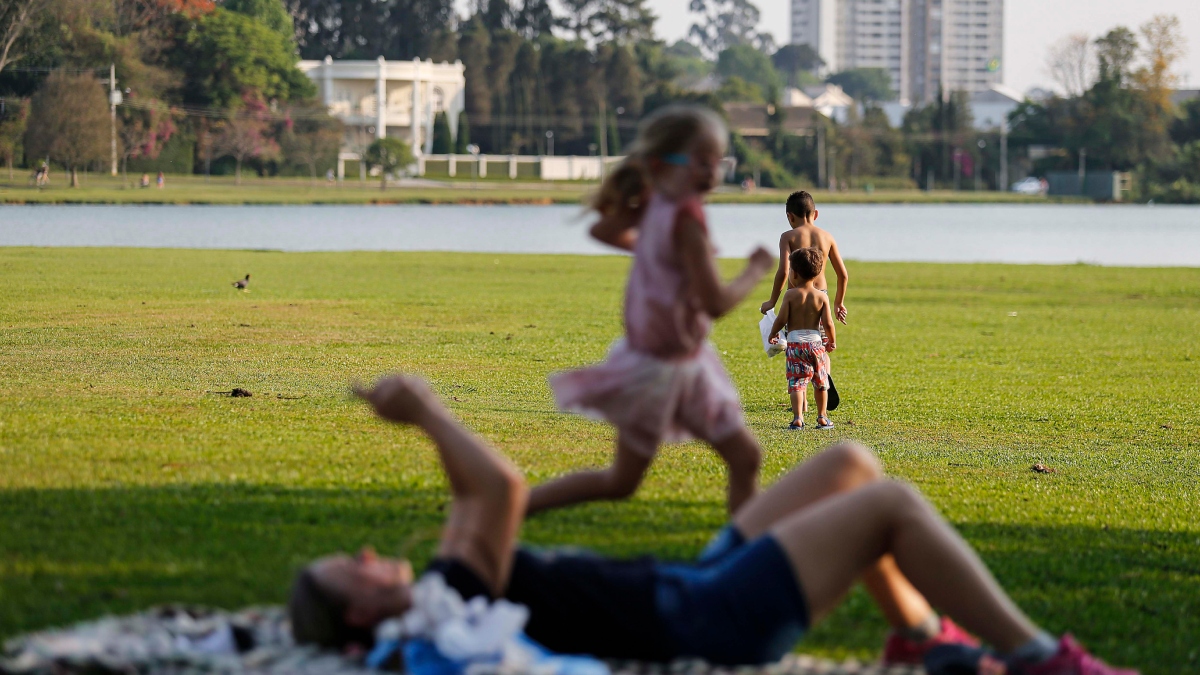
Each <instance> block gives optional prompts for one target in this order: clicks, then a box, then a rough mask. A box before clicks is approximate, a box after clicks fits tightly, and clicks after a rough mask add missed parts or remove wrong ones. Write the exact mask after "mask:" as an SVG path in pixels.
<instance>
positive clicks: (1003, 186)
mask: <svg viewBox="0 0 1200 675" xmlns="http://www.w3.org/2000/svg"><path fill="white" fill-rule="evenodd" d="M999 182H1000V185H998V186H997V187H999V188H1000V191H1001V192H1008V120H1004V121H1002V122H1000V181H999Z"/></svg>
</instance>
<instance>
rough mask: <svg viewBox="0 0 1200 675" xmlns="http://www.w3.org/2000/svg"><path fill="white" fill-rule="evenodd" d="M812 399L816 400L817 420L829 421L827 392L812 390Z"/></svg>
mask: <svg viewBox="0 0 1200 675" xmlns="http://www.w3.org/2000/svg"><path fill="white" fill-rule="evenodd" d="M813 398H815V399H817V419H822V418H824V419H829V411H828V410H826V408H827V407H828V406H829V392H828V391H822V390H820V389H815V388H814V390H813Z"/></svg>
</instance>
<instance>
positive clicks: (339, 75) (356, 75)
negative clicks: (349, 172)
mask: <svg viewBox="0 0 1200 675" xmlns="http://www.w3.org/2000/svg"><path fill="white" fill-rule="evenodd" d="M298 66H299V68H300V70H301V71H302V72H303V73H304V74H305V75H307V76H308V77H309V78H310V79H311V80H313V82H315V83H316V84H317V87H318V88H319V89H320V91H321V98H322V100H323V101H324V102H325V105H326V106H327V107H328V109H329V114H330V115H332V116H333V117H336V118H338V119H339V120H341V121H342V122H343V123H344V124H345V125H346V136H345V138H344V139H343V143H342V152H341V153H339V155H338V177H339V178H341V177H342V176H343V175H344V166H345V160H347V159H353V160H357V159H359V158H360V157H361V153H362V152H363V151H364V150H365V149H366V146H367V145H369V144H370V143H371V142H372V141H373V140H375V139H377V138H385V137H398V138H403V139H404V140H406V141H408V142H409V143H410V144H411V146H412V149H413V153H414V154H415V155H418V156H420V155H422V154H429V153H430V152H432V150H433V118H434V115H436V114H437V113H439V112H444V113H446V117H447V118H448V119H449V122H450V132H451V134H452V135H454V136H455V137H457V134H458V116H459V113H461V112H462V110H463V106H464V89H465V87H466V77H465V76H464V75H463V64H462V62H461V61H455V62H454V63H452V64H451V63H434V62H433V61H432V60H428V61H422V60H420V59H413V60H412V61H387V60H386V59H384V58H383V57H382V56H381V57H379V58H378V59H376V60H374V61H335V60H333V59H332V58H331V57H328V56H326V57H325V60H324V61H307V60H306V61H301V62H300V63H299V64H298Z"/></svg>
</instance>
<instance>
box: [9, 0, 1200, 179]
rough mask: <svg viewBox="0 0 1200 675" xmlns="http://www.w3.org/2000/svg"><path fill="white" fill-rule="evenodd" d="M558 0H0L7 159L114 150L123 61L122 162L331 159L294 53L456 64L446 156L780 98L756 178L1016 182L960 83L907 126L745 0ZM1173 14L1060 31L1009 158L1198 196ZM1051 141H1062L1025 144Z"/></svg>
mask: <svg viewBox="0 0 1200 675" xmlns="http://www.w3.org/2000/svg"><path fill="white" fill-rule="evenodd" d="M554 7H557V8H558V9H557V10H556V9H555V8H554ZM554 7H552V6H551V4H550V3H549V2H548V0H474V2H473V3H472V4H471V5H470V7H469V11H468V13H467V14H466V15H460V14H458V13H457V12H456V11H455V6H454V2H453V0H223V1H220V2H214V0H11V1H10V2H9V3H6V4H5V5H4V7H3V9H0V38H3V39H4V42H3V44H4V45H7V46H6V47H5V48H4V51H3V53H0V97H3V98H4V100H5V101H6V103H5V104H4V105H5V111H4V112H0V159H4V160H5V161H6V162H7V164H8V165H9V166H10V167H11V166H12V165H13V163H16V164H22V163H23V164H24V165H26V166H33V165H34V163H35V162H37V161H40V160H41V159H44V158H46V157H50V158H51V159H52V160H53V161H55V162H56V163H58V164H61V165H63V166H64V167H68V168H69V167H70V166H83V165H87V164H88V163H89V162H90V163H92V164H99V163H102V162H104V161H107V160H108V159H109V153H110V152H111V150H109V148H108V144H109V141H108V127H107V125H106V124H101V123H100V117H101V115H102V112H103V111H105V109H106V108H107V100H106V93H105V89H106V87H105V86H104V85H103V84H102V83H103V82H105V81H106V79H105V77H106V75H107V67H106V66H107V64H109V63H112V64H115V69H116V74H117V80H118V85H119V90H120V91H121V93H122V96H123V99H124V100H123V102H122V104H121V105H120V106H119V107H118V111H119V118H120V119H119V122H120V124H119V132H118V141H119V143H118V144H119V146H120V148H119V155H120V161H121V164H122V165H123V166H124V165H129V166H131V167H133V168H134V169H135V170H139V169H141V168H145V167H149V166H169V167H171V168H172V169H173V170H176V171H193V172H200V173H206V172H213V173H231V174H234V175H236V176H240V175H241V173H242V171H243V169H245V168H247V167H248V168H250V169H251V170H252V171H254V172H256V173H260V174H289V173H290V174H300V175H309V176H315V175H318V174H319V173H321V172H323V171H324V170H325V169H327V168H328V167H329V166H331V165H332V163H333V161H334V159H335V157H336V152H337V149H338V147H339V144H340V143H341V142H343V141H344V133H343V130H342V128H341V126H340V124H339V123H338V122H337V121H336V120H333V119H332V118H330V117H329V116H328V115H327V114H326V113H325V111H324V110H323V108H322V106H321V105H320V103H319V101H318V100H317V96H316V94H317V90H316V87H315V86H314V85H313V83H312V82H311V81H310V80H309V79H308V78H307V77H305V76H304V75H303V74H302V73H300V71H299V70H298V69H297V68H296V67H295V62H296V60H297V59H298V58H312V59H322V58H324V57H325V56H327V55H329V56H333V57H334V58H336V59H356V58H361V59H373V58H375V57H377V56H384V57H385V58H388V59H411V58H422V59H433V60H434V61H439V62H441V61H451V62H452V61H455V60H461V61H462V63H463V65H464V68H465V70H466V92H465V98H466V110H465V112H464V114H463V117H462V119H460V120H458V125H457V128H458V129H459V130H460V131H459V133H458V135H457V137H452V136H451V132H450V129H451V124H450V120H447V119H446V118H445V116H444V115H439V116H438V117H437V118H436V119H435V120H434V133H433V149H434V151H435V152H439V153H440V152H450V151H458V152H465V149H466V146H467V144H468V143H469V142H470V143H474V144H476V145H478V146H479V147H480V149H481V150H482V151H483V152H485V153H495V154H507V153H524V154H535V153H545V152H548V151H549V149H550V148H549V144H550V143H551V140H550V139H551V137H552V138H553V141H552V142H553V144H554V149H555V152H556V153H558V154H565V153H571V154H591V153H596V152H600V151H607V152H608V153H609V154H619V153H620V152H621V151H622V149H623V148H626V147H628V144H629V143H630V142H631V141H632V139H633V135H634V131H635V127H636V121H637V120H638V119H639V118H640V117H641V116H643V115H644V114H645V113H646V112H648V111H650V110H652V109H654V108H656V107H658V106H661V105H664V104H666V103H670V102H673V101H693V102H697V103H700V104H704V105H709V106H712V107H713V108H715V109H717V110H719V111H720V110H722V107H723V105H724V104H727V103H730V102H747V103H758V104H761V105H763V106H765V107H766V109H767V110H769V111H770V112H769V133H768V136H767V137H766V138H765V139H752V140H747V139H742V138H737V137H736V136H735V138H734V139H733V148H732V149H733V152H734V154H735V155H736V156H737V158H738V160H739V167H740V169H739V171H740V172H741V175H745V176H749V175H754V176H756V177H758V179H759V180H760V181H761V183H763V184H765V185H767V186H777V187H793V186H800V185H810V186H814V185H815V186H820V187H849V188H860V187H865V186H867V185H875V186H878V187H916V186H922V187H942V188H944V187H955V188H959V187H965V188H969V187H971V186H973V185H975V186H982V187H985V188H999V189H1004V188H1005V187H1006V186H1004V185H1002V184H1000V183H1001V176H1000V173H999V170H998V168H999V163H1000V162H999V156H998V155H999V153H1000V145H1001V143H1000V138H999V137H998V134H997V133H995V132H983V133H981V132H978V131H976V130H975V129H974V128H973V125H972V120H971V113H970V107H969V105H968V101H969V99H968V97H967V96H966V94H964V93H963V92H945V93H944V95H943V96H939V97H938V98H937V100H935V102H934V103H932V104H930V105H928V106H925V107H923V108H918V109H914V110H911V111H909V112H908V114H907V115H906V116H905V117H904V119H903V122H902V123H901V124H900V125H898V126H895V127H894V126H892V125H891V124H889V121H888V118H887V116H886V115H884V113H883V111H882V109H881V108H880V106H879V103H880V102H883V101H887V100H890V99H892V98H894V93H893V92H891V91H890V90H889V80H888V75H887V73H886V71H883V70H880V69H854V70H849V71H844V72H840V73H832V74H819V73H823V66H824V64H823V63H822V62H821V60H820V57H819V55H817V54H816V53H815V52H814V51H813V50H812V49H811V48H809V47H808V46H806V45H784V46H782V47H778V48H777V47H776V45H775V43H774V39H773V37H772V36H771V35H770V34H769V33H765V32H762V31H760V30H759V29H758V23H759V14H758V9H757V7H756V6H755V5H754V4H753V3H752V2H750V0H692V2H691V3H690V8H691V10H692V12H693V17H694V19H695V23H694V25H693V26H692V28H691V31H690V34H689V37H688V39H687V40H681V41H678V42H676V43H674V44H667V43H666V42H664V41H662V40H659V39H658V38H657V37H656V35H655V33H654V25H655V21H656V17H655V16H654V14H653V13H652V12H651V11H650V9H649V8H648V7H647V6H646V0H562V1H561V2H558V3H556V4H555V5H554ZM1172 21H1174V20H1173V19H1171V18H1169V17H1159V18H1156V19H1155V20H1154V21H1152V22H1150V23H1149V24H1147V25H1146V26H1143V27H1141V29H1140V31H1139V32H1138V33H1134V32H1133V31H1131V30H1129V29H1126V28H1118V29H1114V30H1113V31H1111V32H1110V33H1108V34H1107V35H1105V36H1102V37H1101V38H1099V39H1095V40H1092V39H1090V38H1087V37H1086V36H1085V37H1083V38H1082V41H1081V39H1080V38H1078V37H1076V38H1072V39H1071V40H1069V41H1067V42H1066V43H1064V45H1060V46H1058V47H1056V49H1055V51H1054V58H1053V59H1052V61H1054V63H1052V64H1050V65H1051V68H1050V69H1051V71H1052V72H1055V73H1057V74H1058V75H1059V76H1060V78H1061V79H1062V82H1063V85H1062V86H1063V90H1064V92H1065V93H1063V94H1061V95H1057V96H1052V97H1049V98H1047V99H1044V100H1038V101H1026V102H1025V103H1024V104H1023V105H1022V106H1021V107H1020V108H1019V109H1018V110H1017V111H1016V112H1015V113H1014V115H1013V116H1012V118H1011V120H1010V126H1011V134H1010V136H1009V138H1008V141H1009V144H1010V150H1011V152H1010V155H1009V160H1010V162H1009V164H1010V167H1011V172H1010V175H1011V176H1019V175H1024V174H1026V173H1035V174H1040V173H1044V172H1046V171H1050V170H1056V169H1063V168H1071V166H1073V165H1076V164H1078V162H1079V160H1080V158H1081V157H1082V158H1083V161H1084V163H1085V164H1086V166H1087V167H1088V168H1089V169H1096V170H1099V169H1105V170H1121V171H1126V170H1128V171H1134V172H1135V173H1136V174H1137V176H1138V179H1139V180H1138V185H1139V186H1140V187H1139V190H1141V196H1143V197H1145V198H1155V199H1167V200H1195V199H1197V196H1196V193H1197V190H1198V189H1197V188H1196V186H1197V185H1200V171H1198V170H1197V168H1196V167H1197V158H1200V145H1196V144H1195V142H1196V140H1197V136H1196V127H1197V126H1200V123H1198V122H1197V121H1196V115H1197V114H1198V111H1197V110H1196V108H1195V105H1200V104H1188V105H1187V106H1184V107H1176V106H1175V105H1173V103H1172V101H1171V91H1172V89H1173V87H1174V86H1175V84H1176V83H1175V81H1174V80H1173V76H1172V68H1173V66H1174V64H1175V63H1176V61H1177V60H1178V59H1179V57H1180V55H1181V54H1182V42H1181V39H1180V38H1179V35H1178V33H1179V29H1178V22H1177V21H1175V22H1174V23H1172ZM51 73H53V75H51ZM823 83H829V84H837V85H839V86H841V87H842V88H843V89H844V90H845V91H846V92H847V93H848V94H850V95H851V96H853V97H854V98H855V99H856V100H857V101H858V102H859V105H856V106H855V107H854V108H853V109H851V110H850V111H849V113H848V115H847V117H846V118H845V119H842V120H841V121H837V122H835V121H834V120H830V119H827V118H825V117H824V116H822V115H820V114H819V113H815V112H813V113H812V114H811V119H812V122H811V128H810V130H809V133H807V134H806V135H794V134H792V133H789V132H787V131H785V129H786V128H787V125H786V124H785V122H786V119H785V118H786V115H787V114H788V112H787V109H786V106H784V105H782V96H783V93H784V89H785V88H786V87H799V88H803V87H806V86H814V85H821V84H823ZM85 94H86V96H85ZM56 97H57V98H56ZM72 97H74V98H72ZM68 99H70V100H68ZM74 99H79V100H78V101H76V100H74ZM72 106H76V107H72ZM78 106H83V108H79V107H78ZM84 108H86V109H87V111H88V112H87V114H84V112H79V113H78V114H76V113H72V115H71V116H73V117H74V118H75V122H74V123H73V125H72V124H71V123H69V120H68V121H63V120H58V121H56V123H59V122H62V123H63V124H66V126H62V124H60V126H59V127H57V129H58V131H55V132H50V131H48V129H49V128H50V127H49V124H50V121H51V119H52V118H54V117H56V116H57V117H64V116H66V112H65V111H68V110H80V111H83V110H84ZM67 129H74V130H75V132H74V133H75V135H76V136H79V137H80V138H84V137H87V136H88V133H91V135H92V138H91V141H92V142H91V143H75V144H74V146H73V149H71V150H70V151H69V152H68V151H67V150H63V149H60V148H58V147H57V146H56V145H55V143H57V144H58V145H62V144H63V143H62V142H61V141H55V142H52V140H53V139H56V138H60V137H62V136H63V135H64V133H65V130H67ZM1039 147H1041V148H1051V151H1050V152H1049V153H1048V154H1047V153H1043V155H1042V156H1036V153H1033V152H1031V151H1030V150H1031V149H1036V148H1039ZM360 149H361V150H365V148H360ZM393 150H395V149H393ZM381 152H382V150H379V149H377V152H376V153H375V155H377V156H380V157H382V156H385V155H386V156H392V155H395V152H392V151H388V152H383V154H380V153H381ZM1193 155H1195V157H1193Z"/></svg>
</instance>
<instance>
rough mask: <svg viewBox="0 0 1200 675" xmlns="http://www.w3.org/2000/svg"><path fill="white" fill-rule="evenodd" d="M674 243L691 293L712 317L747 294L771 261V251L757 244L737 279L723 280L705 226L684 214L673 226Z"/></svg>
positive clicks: (720, 314)
mask: <svg viewBox="0 0 1200 675" xmlns="http://www.w3.org/2000/svg"><path fill="white" fill-rule="evenodd" d="M675 245H676V250H678V251H679V252H680V254H681V258H682V259H683V269H684V271H685V273H686V274H687V276H688V281H689V282H690V283H689V287H690V289H691V292H692V295H693V297H694V298H695V299H697V300H699V301H700V306H701V307H703V308H704V311H705V312H707V313H708V315H709V316H711V317H713V318H714V319H715V318H718V317H721V316H724V315H726V314H728V313H729V310H731V309H733V308H734V307H736V306H737V304H738V303H739V302H741V301H742V300H743V299H744V298H745V297H746V296H747V295H749V294H750V291H752V290H754V285H755V284H757V283H758V280H759V279H761V278H762V276H763V274H765V273H766V271H767V267H768V266H769V265H770V262H771V254H770V253H767V252H766V251H765V250H763V249H761V248H759V249H758V250H756V251H755V252H754V253H753V254H751V256H750V260H749V262H747V263H746V268H745V269H744V270H742V273H741V274H739V275H738V276H737V278H736V279H734V280H733V281H731V282H729V283H728V284H722V283H721V276H720V274H719V273H718V272H717V261H716V258H714V257H713V254H712V247H711V246H710V245H709V241H708V234H707V233H706V232H705V231H704V226H703V225H701V224H700V223H699V222H698V221H697V220H695V219H694V218H690V217H687V216H684V217H683V219H682V220H681V221H680V222H679V226H678V227H676V228H675Z"/></svg>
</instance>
